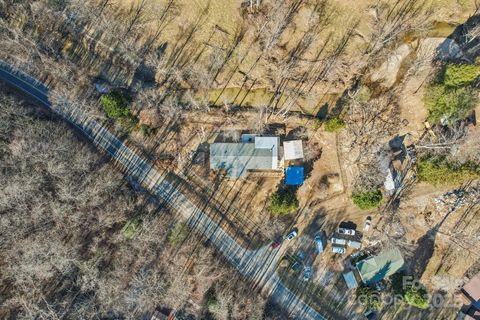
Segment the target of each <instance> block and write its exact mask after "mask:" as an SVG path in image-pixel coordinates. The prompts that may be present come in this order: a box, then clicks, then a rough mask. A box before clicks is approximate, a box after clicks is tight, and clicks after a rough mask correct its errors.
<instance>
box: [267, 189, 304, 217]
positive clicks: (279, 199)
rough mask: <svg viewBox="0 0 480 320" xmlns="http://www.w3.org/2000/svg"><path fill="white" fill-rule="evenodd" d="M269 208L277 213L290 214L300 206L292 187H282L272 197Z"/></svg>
mask: <svg viewBox="0 0 480 320" xmlns="http://www.w3.org/2000/svg"><path fill="white" fill-rule="evenodd" d="M268 208H269V210H270V211H271V212H272V213H274V214H276V215H285V214H289V213H291V212H292V211H295V209H297V208H298V200H297V197H296V195H295V192H294V191H293V190H290V189H280V190H278V191H277V192H275V193H273V194H272V195H271V197H270V202H269V205H268Z"/></svg>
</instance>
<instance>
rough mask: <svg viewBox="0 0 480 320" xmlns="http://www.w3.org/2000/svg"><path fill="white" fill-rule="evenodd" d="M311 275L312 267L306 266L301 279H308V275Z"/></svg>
mask: <svg viewBox="0 0 480 320" xmlns="http://www.w3.org/2000/svg"><path fill="white" fill-rule="evenodd" d="M311 275H312V267H310V266H306V267H305V273H304V274H303V281H305V282H306V281H308V280H310V276H311Z"/></svg>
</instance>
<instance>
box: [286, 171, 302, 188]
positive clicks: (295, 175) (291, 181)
mask: <svg viewBox="0 0 480 320" xmlns="http://www.w3.org/2000/svg"><path fill="white" fill-rule="evenodd" d="M303 179H304V178H303V167H288V168H287V169H286V170H285V184H286V185H288V186H298V185H302V184H303Z"/></svg>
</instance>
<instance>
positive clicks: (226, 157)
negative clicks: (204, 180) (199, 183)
mask: <svg viewBox="0 0 480 320" xmlns="http://www.w3.org/2000/svg"><path fill="white" fill-rule="evenodd" d="M254 139H255V143H227V142H221V143H212V144H211V145H210V168H211V169H214V170H220V169H224V170H226V171H227V175H228V176H230V177H243V176H245V175H246V174H247V171H248V170H250V169H257V170H276V169H278V145H279V138H278V137H254Z"/></svg>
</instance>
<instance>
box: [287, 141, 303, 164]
mask: <svg viewBox="0 0 480 320" xmlns="http://www.w3.org/2000/svg"><path fill="white" fill-rule="evenodd" d="M283 149H284V158H285V160H295V159H303V145H302V140H292V141H284V142H283Z"/></svg>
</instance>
